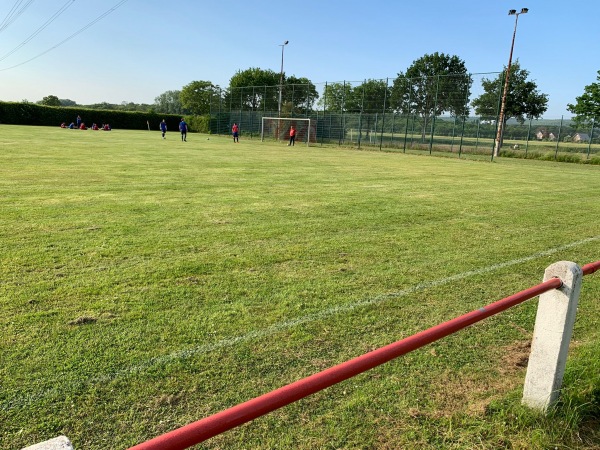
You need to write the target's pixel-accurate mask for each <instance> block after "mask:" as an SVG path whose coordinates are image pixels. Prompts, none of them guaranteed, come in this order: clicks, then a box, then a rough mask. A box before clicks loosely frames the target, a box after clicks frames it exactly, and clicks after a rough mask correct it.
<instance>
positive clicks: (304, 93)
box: [282, 75, 319, 115]
mask: <svg viewBox="0 0 600 450" xmlns="http://www.w3.org/2000/svg"><path fill="white" fill-rule="evenodd" d="M318 98H319V93H318V92H317V88H316V87H315V85H314V84H313V83H312V81H310V80H309V79H308V78H306V77H301V78H299V77H296V76H294V75H290V76H289V77H287V78H286V79H285V85H284V89H283V94H282V102H283V105H282V109H284V110H285V111H286V112H288V113H289V114H291V115H297V114H305V113H307V112H309V111H311V110H312V107H313V105H314V104H315V102H316V101H317V99H318Z"/></svg>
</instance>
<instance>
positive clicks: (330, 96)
mask: <svg viewBox="0 0 600 450" xmlns="http://www.w3.org/2000/svg"><path fill="white" fill-rule="evenodd" d="M351 96H352V85H351V84H350V83H346V82H344V83H328V84H327V85H326V86H325V90H324V91H323V97H321V98H320V99H319V107H321V108H324V109H325V110H327V111H331V112H339V113H342V112H346V111H347V110H348V109H347V102H348V100H350V97H351Z"/></svg>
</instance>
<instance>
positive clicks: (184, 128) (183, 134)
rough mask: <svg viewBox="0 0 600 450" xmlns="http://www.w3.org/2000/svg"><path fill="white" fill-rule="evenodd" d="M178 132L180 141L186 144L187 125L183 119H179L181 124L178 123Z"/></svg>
mask: <svg viewBox="0 0 600 450" xmlns="http://www.w3.org/2000/svg"><path fill="white" fill-rule="evenodd" d="M179 131H181V140H182V141H186V142H187V131H188V125H187V123H185V120H183V119H181V122H179Z"/></svg>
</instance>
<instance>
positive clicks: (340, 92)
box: [38, 52, 600, 128]
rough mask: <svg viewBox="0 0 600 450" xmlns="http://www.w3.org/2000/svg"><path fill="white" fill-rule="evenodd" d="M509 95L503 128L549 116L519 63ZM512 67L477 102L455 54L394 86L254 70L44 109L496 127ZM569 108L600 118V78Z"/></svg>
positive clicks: (488, 82) (419, 63)
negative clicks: (412, 120)
mask: <svg viewBox="0 0 600 450" xmlns="http://www.w3.org/2000/svg"><path fill="white" fill-rule="evenodd" d="M509 75H510V76H509V85H508V90H507V92H506V106H505V116H504V121H505V122H506V121H508V120H509V119H516V120H517V121H518V122H519V123H521V124H522V123H524V122H525V121H526V120H530V119H539V118H541V117H542V115H543V114H544V113H545V112H546V111H547V105H548V95H547V94H545V93H541V92H540V91H539V89H538V86H537V84H536V83H535V81H533V80H531V79H530V78H529V75H530V74H529V71H527V70H526V69H524V68H522V67H521V66H520V64H519V61H516V62H515V63H514V64H512V65H511V71H510V74H509ZM505 77H506V67H504V70H503V71H502V72H500V73H499V74H497V76H496V77H493V78H483V79H482V81H481V84H482V86H481V87H482V90H483V93H482V94H481V95H479V96H478V97H476V98H475V99H473V100H471V99H470V97H471V88H472V84H473V79H472V76H471V75H470V73H469V72H468V71H467V68H466V65H465V62H464V61H463V60H461V59H460V58H459V57H458V56H455V55H446V54H444V53H437V52H436V53H433V54H426V55H424V56H423V57H421V58H419V59H417V60H415V61H414V62H413V63H412V64H411V65H410V66H409V67H408V68H407V69H406V71H404V72H402V71H401V72H399V73H398V76H397V77H396V78H395V79H393V80H392V81H391V84H390V82H389V80H374V79H368V80H365V81H364V82H363V83H360V84H357V85H354V86H353V85H352V84H350V83H346V82H344V83H328V84H326V86H325V89H324V90H323V92H322V94H321V95H319V92H318V91H317V89H316V86H315V85H314V84H313V83H312V81H311V80H310V79H308V78H306V77H296V76H294V75H290V76H287V75H286V74H279V73H277V72H275V71H273V70H269V69H267V70H265V69H260V68H249V69H246V70H239V71H238V72H236V73H235V74H234V75H233V76H232V77H231V79H230V80H229V86H228V87H226V88H221V87H220V86H218V85H216V84H214V83H212V82H210V81H204V80H196V81H192V82H190V83H189V84H187V85H185V86H183V87H182V88H181V89H180V90H169V91H166V92H163V93H162V94H160V95H158V96H157V97H156V98H155V99H154V104H152V105H149V104H135V103H132V102H129V103H128V102H122V103H121V104H109V103H99V104H94V105H77V103H76V102H75V101H73V100H69V99H59V98H58V97H56V96H54V95H49V96H47V97H44V98H43V99H42V100H41V101H39V102H38V103H39V104H42V105H47V106H85V107H86V108H92V109H99V110H102V109H106V110H109V109H110V110H117V111H141V112H151V113H164V114H180V115H198V116H201V115H206V114H210V113H214V112H215V111H216V110H217V108H218V109H221V108H223V109H225V110H227V109H228V108H229V109H235V110H242V111H261V110H264V111H277V110H278V109H281V110H282V111H283V112H286V111H287V112H290V111H292V112H293V113H295V114H308V113H309V112H311V111H313V110H314V109H315V108H319V110H326V111H335V112H340V113H372V112H394V113H399V114H414V115H416V116H419V117H420V118H421V122H422V123H423V127H424V128H425V127H426V126H427V122H428V120H433V119H434V118H435V117H436V116H440V115H444V114H445V115H450V116H452V117H467V116H468V115H469V112H470V110H471V109H472V110H473V111H474V112H475V114H476V115H477V116H480V117H481V118H484V119H488V120H491V121H494V120H495V119H496V118H497V116H498V110H499V99H500V98H501V96H502V95H503V92H502V91H503V89H504V80H505ZM567 109H568V110H569V111H570V112H572V113H573V114H575V117H574V118H573V120H574V122H575V123H576V124H578V125H581V126H586V125H589V124H590V123H594V122H596V121H598V120H599V119H600V71H598V77H597V82H596V83H593V84H591V85H589V86H586V87H585V88H584V93H583V94H582V95H581V96H579V97H577V98H576V99H575V102H574V103H573V104H569V105H567Z"/></svg>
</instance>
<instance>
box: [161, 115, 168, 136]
mask: <svg viewBox="0 0 600 450" xmlns="http://www.w3.org/2000/svg"><path fill="white" fill-rule="evenodd" d="M160 131H162V138H163V139H165V134H166V133H167V122H165V119H163V120H162V122H161V123H160Z"/></svg>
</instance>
